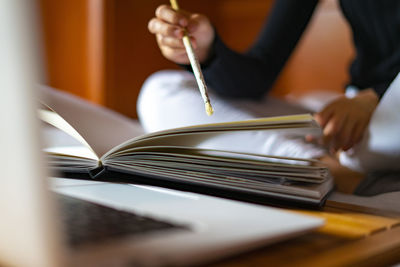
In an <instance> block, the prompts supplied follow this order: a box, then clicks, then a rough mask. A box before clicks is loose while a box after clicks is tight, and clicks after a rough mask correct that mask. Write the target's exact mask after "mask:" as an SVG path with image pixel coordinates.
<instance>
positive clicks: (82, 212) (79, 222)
mask: <svg viewBox="0 0 400 267" xmlns="http://www.w3.org/2000/svg"><path fill="white" fill-rule="evenodd" d="M57 197H58V198H59V200H60V201H59V203H60V204H61V214H60V215H61V216H62V219H63V223H64V224H65V226H66V232H67V241H68V243H69V244H70V245H71V246H72V247H77V246H80V245H83V244H89V243H97V242H102V241H109V240H110V239H115V238H121V237H126V236H129V237H131V236H138V235H144V234H148V233H153V232H155V231H157V232H160V231H171V230H179V229H180V230H189V227H188V226H186V225H179V224H176V223H170V222H165V221H160V220H157V219H153V218H149V217H146V216H141V215H137V214H134V213H131V212H125V211H121V210H117V209H113V208H110V207H106V206H103V205H99V204H95V203H92V202H89V201H85V200H81V199H77V198H73V197H70V196H65V195H61V194H57Z"/></svg>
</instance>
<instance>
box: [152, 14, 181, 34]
mask: <svg viewBox="0 0 400 267" xmlns="http://www.w3.org/2000/svg"><path fill="white" fill-rule="evenodd" d="M148 28H149V31H150V32H151V33H153V34H161V35H163V36H170V37H175V38H182V37H183V29H182V28H180V27H177V26H173V25H171V24H168V23H166V22H164V21H162V20H159V19H157V18H153V19H151V20H150V21H149V24H148Z"/></svg>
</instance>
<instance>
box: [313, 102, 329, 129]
mask: <svg viewBox="0 0 400 267" xmlns="http://www.w3.org/2000/svg"><path fill="white" fill-rule="evenodd" d="M333 111H334V109H333V108H332V107H331V106H327V107H326V108H324V109H323V110H322V111H320V112H318V113H317V114H315V115H314V119H315V120H316V121H317V122H318V123H319V125H321V127H322V128H325V126H326V124H327V123H328V121H329V120H330V118H331V117H332V115H333Z"/></svg>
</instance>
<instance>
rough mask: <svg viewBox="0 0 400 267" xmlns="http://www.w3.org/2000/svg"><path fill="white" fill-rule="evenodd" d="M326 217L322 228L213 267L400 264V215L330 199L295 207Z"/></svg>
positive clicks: (238, 256) (221, 262)
mask: <svg viewBox="0 0 400 267" xmlns="http://www.w3.org/2000/svg"><path fill="white" fill-rule="evenodd" d="M293 212H299V213H303V214H308V215H310V216H317V217H322V218H324V219H325V220H326V223H325V225H324V226H323V227H321V228H319V229H317V230H315V231H313V232H311V233H307V234H304V235H302V236H299V237H297V238H293V239H290V240H287V241H284V242H280V243H276V244H273V245H269V246H266V247H263V248H260V249H258V250H256V251H251V252H247V253H243V254H241V255H237V256H235V257H232V258H229V259H225V260H222V261H220V262H217V263H214V264H212V265H210V266H215V267H217V266H218V267H232V266H235V267H236V266H237V267H239V266H387V265H392V264H395V263H400V214H393V213H392V214H387V213H385V212H384V211H382V212H381V214H379V211H376V210H370V211H369V210H368V209H365V210H363V211H362V212H360V211H359V210H357V211H355V210H354V207H353V206H351V205H348V206H346V205H343V204H341V205H337V203H335V202H329V201H328V202H327V204H326V206H325V208H324V209H323V210H322V211H307V210H293Z"/></svg>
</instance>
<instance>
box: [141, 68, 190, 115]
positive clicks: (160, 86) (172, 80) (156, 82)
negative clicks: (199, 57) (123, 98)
mask: <svg viewBox="0 0 400 267" xmlns="http://www.w3.org/2000/svg"><path fill="white" fill-rule="evenodd" d="M183 76H185V72H184V71H175V70H163V71H159V72H156V73H154V74H152V75H150V76H149V77H148V78H147V79H146V81H145V82H144V83H143V85H142V88H141V89H140V93H139V97H138V101H137V105H136V106H137V112H138V115H139V117H142V116H143V115H144V114H147V113H148V112H147V111H148V110H149V109H154V108H155V107H159V106H160V104H161V103H162V102H163V101H165V98H166V97H167V96H168V95H171V94H172V93H173V91H175V90H177V88H178V84H179V79H182V77H183Z"/></svg>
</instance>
